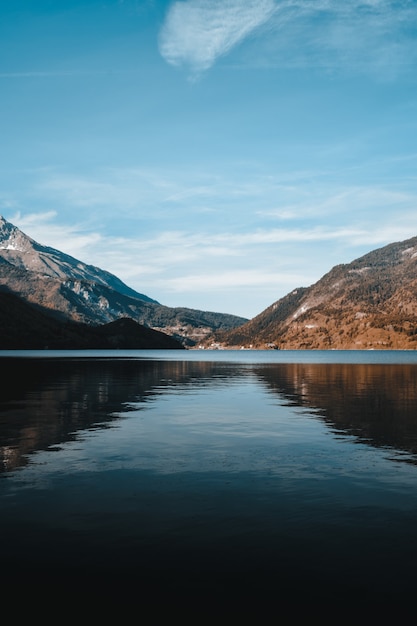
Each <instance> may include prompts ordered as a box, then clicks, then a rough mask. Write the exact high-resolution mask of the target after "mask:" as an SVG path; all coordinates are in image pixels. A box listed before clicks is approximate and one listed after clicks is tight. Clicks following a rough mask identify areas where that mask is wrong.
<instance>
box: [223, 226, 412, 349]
mask: <svg viewBox="0 0 417 626" xmlns="http://www.w3.org/2000/svg"><path fill="white" fill-rule="evenodd" d="M211 341H212V343H213V342H216V345H217V346H218V347H229V348H230V347H252V348H263V349H264V348H276V349H416V348H417V237H413V238H411V239H407V240H405V241H402V242H396V243H392V244H389V245H387V246H384V247H382V248H379V249H377V250H373V251H372V252H369V253H368V254H365V255H364V256H362V257H360V258H358V259H356V260H354V261H352V262H351V263H348V264H342V265H336V266H335V267H333V269H331V270H330V271H329V272H328V273H327V274H325V275H324V276H323V277H322V278H321V279H320V280H319V281H318V282H316V283H315V284H313V285H311V286H310V287H301V288H298V289H294V290H293V291H291V292H290V293H289V294H287V295H286V296H284V297H283V298H281V299H280V300H277V301H276V302H274V303H273V304H272V305H271V306H269V307H268V308H267V309H265V310H264V311H263V312H262V313H260V314H259V315H257V316H256V317H254V318H253V319H252V320H250V321H248V322H247V323H245V324H243V325H241V326H239V327H238V328H236V329H232V330H230V331H226V332H220V333H215V335H214V337H213V338H212V340H211Z"/></svg>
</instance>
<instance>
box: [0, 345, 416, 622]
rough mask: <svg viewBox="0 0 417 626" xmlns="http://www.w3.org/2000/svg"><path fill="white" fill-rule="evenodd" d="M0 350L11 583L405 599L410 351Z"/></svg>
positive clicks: (187, 598)
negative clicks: (38, 351)
mask: <svg viewBox="0 0 417 626" xmlns="http://www.w3.org/2000/svg"><path fill="white" fill-rule="evenodd" d="M0 361H1V365H2V372H4V374H3V379H2V394H1V399H0V462H1V471H2V474H1V477H0V513H1V517H0V543H1V545H0V547H1V554H2V574H1V576H2V582H3V584H4V585H6V584H7V583H8V582H10V581H11V580H16V577H17V578H18V579H19V581H20V584H21V585H25V586H26V587H30V586H31V585H34V584H37V583H38V582H39V579H40V578H41V579H42V580H43V581H45V584H56V583H57V581H60V584H62V585H64V586H66V585H68V584H71V585H74V584H75V582H76V583H77V585H81V587H83V588H85V585H89V584H91V583H92V581H95V582H94V584H99V585H100V586H101V587H103V589H107V590H108V589H109V588H111V589H112V591H113V592H115V591H116V590H118V591H119V592H121V590H123V592H125V591H126V590H128V589H129V590H132V589H134V594H135V599H136V601H138V602H143V603H147V602H149V600H150V599H151V598H152V599H153V600H152V601H155V602H157V600H156V598H159V600H158V602H159V601H161V598H162V599H165V601H170V602H171V603H172V604H174V603H175V605H176V606H180V607H181V606H182V607H184V606H190V605H192V604H193V603H195V604H196V605H198V606H199V607H201V606H202V605H204V606H205V605H207V603H209V604H210V606H211V607H213V606H217V607H223V606H227V607H228V608H229V609H232V610H235V611H237V610H242V608H243V609H244V610H245V609H246V608H254V607H255V608H256V609H257V610H260V608H259V607H260V606H264V607H265V606H271V605H273V606H276V605H280V606H282V607H284V606H285V607H286V608H288V607H289V606H293V607H295V609H294V610H296V611H300V610H301V609H303V608H305V607H308V606H310V607H312V606H314V607H316V609H317V607H319V610H320V607H322V609H321V610H323V606H324V604H325V605H326V606H327V607H328V606H330V604H331V603H330V604H329V602H330V600H331V602H335V603H337V604H338V605H340V604H342V605H346V606H345V610H347V607H354V608H355V610H356V609H359V608H360V609H361V610H365V609H369V608H372V610H373V612H374V614H375V611H377V610H378V609H383V611H387V610H389V609H393V608H395V610H396V611H397V613H398V611H400V610H401V609H407V608H408V606H409V600H410V599H411V598H412V597H413V594H414V588H415V582H416V581H415V571H416V564H417V530H416V529H417V355H416V354H415V353H412V352H385V353H383V352H378V353H377V352H364V353H361V352H349V351H347V352H336V351H334V352H326V353H321V352H315V353H314V352H308V353H300V352H287V353H284V351H282V352H281V351H279V352H278V351H268V352H262V351H261V352H256V351H254V352H252V351H238V352H233V353H232V352H230V353H228V351H216V352H214V351H201V352H200V351H187V352H185V353H183V351H179V352H178V353H176V352H175V353H173V351H167V352H159V351H154V352H117V353H103V352H94V353H85V352H84V353H78V352H77V353H75V352H65V353H55V352H54V353H50V352H42V353H40V354H39V353H23V352H19V353H7V354H4V353H3V356H2V358H1V359H0ZM219 610H220V608H219Z"/></svg>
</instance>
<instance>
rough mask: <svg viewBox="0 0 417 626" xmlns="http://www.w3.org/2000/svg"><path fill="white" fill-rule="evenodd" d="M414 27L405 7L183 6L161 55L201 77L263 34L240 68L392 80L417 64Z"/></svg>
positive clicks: (315, 3)
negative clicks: (348, 72)
mask: <svg viewBox="0 0 417 626" xmlns="http://www.w3.org/2000/svg"><path fill="white" fill-rule="evenodd" d="M416 19H417V5H416V3H415V2H409V1H407V0H405V1H403V2H398V1H396V0H346V2H336V1H335V0H211V1H210V0H186V1H182V2H174V3H173V4H171V7H170V8H169V10H168V12H167V16H166V19H165V22H164V24H163V26H162V28H161V31H160V36H159V50H160V53H161V55H162V56H163V58H164V59H165V60H166V61H167V62H168V63H170V64H172V65H174V66H179V67H185V68H187V69H188V70H190V71H191V73H197V74H198V73H201V72H203V71H205V70H207V69H209V68H210V67H211V66H212V65H213V64H214V63H215V62H216V60H217V59H218V58H219V57H221V56H223V55H225V54H227V53H228V52H229V51H230V50H231V49H232V48H233V47H235V46H236V45H237V44H238V43H240V42H241V41H243V40H244V39H246V38H247V37H248V35H250V34H251V33H254V32H255V31H256V29H258V28H259V27H260V26H264V28H262V31H259V32H261V33H262V37H258V38H256V40H254V41H255V44H254V45H253V46H251V47H250V49H249V52H248V53H247V54H246V55H245V56H244V57H243V61H242V62H243V63H245V64H246V63H248V64H251V65H253V64H255V65H259V64H261V65H269V66H271V65H272V66H281V67H304V66H310V67H315V68H319V67H321V68H326V69H328V70H334V69H336V68H340V67H344V68H347V67H349V68H350V69H352V70H354V71H363V70H366V71H369V70H370V69H371V70H372V71H374V72H378V74H379V75H380V76H383V77H391V76H392V75H395V73H396V72H398V71H399V70H400V69H401V68H403V69H404V68H405V67H407V68H410V67H412V66H413V65H414V63H415V62H416V57H417V52H416V46H415V38H416V33H415V30H413V28H411V27H410V25H411V24H413V23H414V24H415V23H416Z"/></svg>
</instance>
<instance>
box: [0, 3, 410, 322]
mask: <svg viewBox="0 0 417 626" xmlns="http://www.w3.org/2000/svg"><path fill="white" fill-rule="evenodd" d="M416 68H417V2H416V1H415V0H413V1H409V0H398V1H392V0H363V1H360V0H344V1H343V2H342V0H338V1H336V0H222V1H218V0H211V1H208V0H184V1H181V2H176V1H174V2H170V1H162V0H161V1H159V0H142V1H140V0H74V1H71V2H70V1H67V0H60V1H59V2H57V1H55V0H3V2H2V3H1V5H0V90H1V98H0V136H1V140H2V141H1V143H2V150H1V152H0V213H1V214H2V215H3V216H4V217H5V218H6V219H8V220H9V221H11V222H12V223H14V224H15V225H16V226H18V227H19V228H21V229H22V230H24V232H26V233H27V234H28V235H30V236H31V237H33V238H34V239H36V240H37V241H39V242H40V243H43V244H46V245H50V246H53V247H55V248H58V249H60V250H63V251H64V252H67V253H69V254H72V255H73V256H75V257H77V258H79V259H81V260H82V261H84V262H87V263H91V264H94V265H97V266H99V267H102V268H103V269H107V270H109V271H111V272H113V273H115V274H116V275H117V276H119V277H120V278H121V279H122V280H124V281H125V282H126V283H128V284H129V285H130V286H132V287H133V288H135V289H137V290H138V291H140V292H142V293H146V294H147V295H149V296H150V297H152V298H155V299H157V300H158V301H160V302H161V303H163V304H166V305H168V306H187V307H190V308H196V309H203V310H210V311H219V312H227V313H234V314H237V315H242V316H244V317H253V316H255V315H256V314H258V313H260V312H261V311H262V310H264V309H265V308H266V307H267V306H269V305H270V304H272V303H273V302H274V301H275V300H277V299H279V298H280V297H282V296H284V295H286V294H287V293H288V292H289V291H291V290H292V289H294V288H295V287H299V286H308V285H310V284H312V283H314V282H315V281H316V280H318V279H319V278H320V277H321V276H322V275H323V274H324V273H326V272H327V271H328V270H329V269H330V268H331V267H333V266H334V265H336V264H338V263H347V262H350V261H351V260H353V259H355V258H357V257H358V256H361V255H362V254H364V253H366V252H368V251H370V250H373V249H375V248H377V247H380V246H382V245H385V244H387V243H391V242H393V241H400V240H403V239H407V238H409V237H413V236H415V235H417V142H416V138H417V88H416V87H417V73H416Z"/></svg>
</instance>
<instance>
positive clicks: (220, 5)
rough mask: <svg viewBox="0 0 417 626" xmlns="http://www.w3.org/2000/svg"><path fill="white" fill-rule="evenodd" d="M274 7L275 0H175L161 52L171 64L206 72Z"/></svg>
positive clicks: (195, 71) (196, 71) (264, 18)
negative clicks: (183, 0)
mask: <svg viewBox="0 0 417 626" xmlns="http://www.w3.org/2000/svg"><path fill="white" fill-rule="evenodd" d="M275 10H276V5H275V3H274V1H273V0H188V1H187V2H175V3H174V4H173V5H171V7H170V9H169V11H168V14H167V17H166V20H165V23H164V25H163V27H162V29H161V32H160V36H159V50H160V53H161V55H162V57H163V58H164V59H165V60H166V61H167V62H168V63H170V64H171V65H174V66H183V65H184V66H186V67H189V68H190V69H191V71H192V73H200V72H203V71H205V70H207V69H209V68H210V67H211V66H212V65H213V64H214V63H215V62H216V60H217V59H218V58H219V57H221V56H223V55H224V54H227V53H228V52H229V51H230V50H231V49H232V48H233V47H234V46H236V45H237V44H238V43H239V42H240V41H242V40H243V39H244V38H245V37H247V36H248V35H249V34H250V33H251V32H252V31H254V30H255V29H256V28H258V27H259V26H260V25H261V24H264V23H265V22H266V21H268V20H269V19H270V18H271V16H272V15H273V13H274V12H275Z"/></svg>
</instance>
